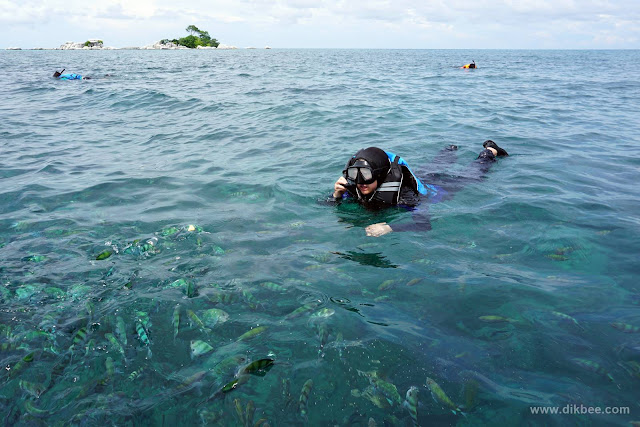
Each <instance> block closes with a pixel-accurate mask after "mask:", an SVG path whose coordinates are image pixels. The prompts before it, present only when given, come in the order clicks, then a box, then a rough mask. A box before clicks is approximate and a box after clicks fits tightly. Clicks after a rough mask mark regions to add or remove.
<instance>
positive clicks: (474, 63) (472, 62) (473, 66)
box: [460, 60, 478, 68]
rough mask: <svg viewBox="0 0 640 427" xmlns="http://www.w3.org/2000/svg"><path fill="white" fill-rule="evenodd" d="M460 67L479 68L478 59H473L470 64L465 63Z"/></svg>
mask: <svg viewBox="0 0 640 427" xmlns="http://www.w3.org/2000/svg"><path fill="white" fill-rule="evenodd" d="M460 68H478V67H476V61H474V60H472V61H471V63H470V64H465V65H463V66H462V67H460Z"/></svg>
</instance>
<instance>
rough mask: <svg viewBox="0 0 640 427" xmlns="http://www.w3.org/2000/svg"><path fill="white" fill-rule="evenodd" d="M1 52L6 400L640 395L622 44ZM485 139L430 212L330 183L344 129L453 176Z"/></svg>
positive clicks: (613, 407)
mask: <svg viewBox="0 0 640 427" xmlns="http://www.w3.org/2000/svg"><path fill="white" fill-rule="evenodd" d="M472 59H474V60H475V61H476V63H477V64H478V66H479V68H478V69H476V70H462V69H460V68H458V66H460V65H462V64H465V63H468V62H470V61H471V60H472ZM0 66H1V67H2V69H3V70H5V73H6V75H5V78H3V79H2V80H1V81H0V279H1V284H2V286H1V287H0V292H1V294H0V298H1V307H2V310H1V311H0V350H1V351H0V358H1V359H2V360H1V363H2V366H3V367H4V368H5V369H4V370H3V371H4V373H3V374H2V379H1V380H0V384H1V385H0V415H1V416H2V420H3V423H4V424H5V425H29V426H32V425H98V424H113V425H201V424H202V425H232V426H233V425H251V426H253V425H256V424H258V425H263V426H264V425H267V424H268V425H271V426H285V425H286V426H288V425H331V426H333V425H340V426H371V425H378V426H383V425H384V426H409V425H414V422H413V420H412V413H411V412H410V411H409V410H408V409H407V405H403V402H404V401H405V395H406V393H407V391H408V390H409V389H410V388H411V387H416V390H417V404H416V403H415V402H414V403H413V404H412V405H408V406H413V405H415V408H416V413H417V415H416V416H415V418H416V420H415V423H417V424H419V425H438V426H439V425H442V426H447V425H555V426H565V425H594V426H595V425H597V426H600V425H628V424H629V422H630V421H634V420H640V406H639V403H638V402H639V400H640V391H639V390H640V387H639V386H640V332H638V331H639V328H640V284H639V283H638V277H639V275H638V273H639V272H640V267H639V264H638V254H639V253H640V239H639V237H640V230H639V229H640V221H639V216H638V212H640V202H639V200H640V198H639V196H640V190H638V182H639V174H638V170H639V167H640V154H639V153H640V151H639V150H638V148H639V146H640V138H639V136H638V135H640V120H638V111H640V75H639V74H638V73H637V69H638V68H639V67H640V55H639V54H638V52H637V51H502V50H486V51H464V50H279V49H273V50H239V51H220V52H217V51H102V52H99V51H88V52H84V51H17V52H16V51H4V52H0ZM56 68H57V69H61V68H66V69H67V71H68V72H76V73H80V74H83V75H89V76H92V77H94V79H92V80H83V81H58V80H55V79H53V78H52V77H51V74H52V73H53V71H54V70H55V69H56ZM105 74H109V75H110V76H109V77H105ZM486 139H492V140H494V141H496V142H497V143H498V144H499V145H500V146H502V147H503V148H505V149H506V150H507V151H508V152H509V153H510V156H509V157H506V158H501V159H500V160H499V161H498V162H496V164H494V165H493V167H492V168H491V170H490V172H489V173H488V174H487V176H486V177H484V179H483V180H482V181H481V182H476V183H472V184H469V185H467V186H466V187H465V188H464V189H462V190H461V191H459V192H457V193H456V194H455V196H454V197H453V198H452V199H450V200H447V201H445V202H442V203H438V204H433V205H432V206H430V207H429V212H430V215H431V222H432V230H431V231H429V232H413V231H408V232H395V233H390V234H388V235H385V236H382V237H379V238H374V237H367V236H366V234H365V231H364V229H365V227H366V226H367V225H369V224H372V223H378V222H383V221H386V222H388V223H389V224H391V225H392V226H393V224H394V223H406V222H411V221H412V218H411V214H410V213H409V212H406V211H403V210H399V209H388V210H384V211H376V212H372V211H367V210H366V209H364V208H363V207H361V206H359V205H354V204H349V203H345V204H342V205H340V206H332V205H328V204H326V203H324V201H325V200H326V198H327V196H328V195H329V194H331V192H332V189H333V183H334V182H335V180H336V179H337V178H338V177H339V176H340V174H341V171H342V168H343V167H344V164H345V162H346V160H347V158H348V157H349V156H351V155H352V154H353V153H355V152H356V151H357V150H358V149H360V148H363V147H368V146H379V147H381V148H384V149H387V150H391V151H393V152H395V153H397V154H400V155H401V156H402V157H403V158H405V159H406V160H407V161H408V162H409V163H410V164H411V165H412V166H415V167H417V168H422V167H426V168H428V166H429V163H430V161H431V160H432V159H433V158H434V157H435V155H436V154H437V153H438V151H439V150H440V149H441V148H442V147H445V146H447V145H449V144H456V145H458V146H459V149H458V151H457V155H458V161H457V163H456V164H455V165H452V166H451V167H449V168H448V169H447V170H446V173H447V175H448V176H450V177H451V178H452V179H456V177H457V176H459V175H460V174H463V173H464V170H465V166H466V165H468V164H469V163H471V162H473V160H474V159H475V157H476V155H477V153H478V152H479V151H480V150H481V148H482V142H483V141H484V140H486ZM425 203H426V202H425ZM296 310H298V311H296ZM249 331H251V332H249ZM264 359H266V360H264ZM259 360H262V362H260V363H255V364H252V362H255V361H259ZM258 365H259V366H258ZM428 378H429V380H428ZM309 380H311V381H309ZM434 384H437V385H438V386H435V385H434ZM443 395H446V396H448V398H445V397H443ZM536 407H546V408H559V410H560V411H563V410H564V411H565V412H572V413H565V414H558V415H548V414H547V415H540V414H537V415H536V414H535V413H533V411H535V410H536V409H535V408H536ZM565 408H568V409H565ZM581 408H584V409H581ZM588 408H593V409H592V412H595V411H602V412H605V411H607V410H608V411H609V412H614V414H604V413H602V414H594V413H592V414H589V413H580V412H581V411H582V412H585V411H588ZM596 408H597V409H596ZM552 410H553V409H552ZM461 412H462V413H463V414H462V413H461ZM576 412H578V413H576ZM615 412H626V413H624V414H619V413H615Z"/></svg>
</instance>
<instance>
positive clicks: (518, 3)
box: [0, 0, 640, 48]
mask: <svg viewBox="0 0 640 427" xmlns="http://www.w3.org/2000/svg"><path fill="white" fill-rule="evenodd" d="M637 1H638V0H616V1H613V0H611V1H609V0H448V1H447V0H429V1H424V0H369V1H366V0H332V1H329V0H314V1H312V0H234V1H230V0H219V1H216V2H210V1H205V0H192V1H191V2H189V3H188V5H186V6H183V5H180V4H177V3H176V2H175V1H174V0H137V1H135V2H132V1H130V0H126V1H125V0H103V1H101V2H86V0H83V1H80V0H65V2H64V3H61V2H59V1H52V0H39V1H38V0H22V1H17V0H0V40H2V41H3V42H5V43H10V42H9V40H13V39H15V40H24V39H28V38H32V39H34V40H42V39H46V40H50V39H51V38H52V37H55V38H58V37H59V38H60V39H61V40H66V39H68V37H80V38H82V37H85V35H84V34H85V33H86V32H87V29H91V30H92V31H91V32H92V33H93V34H92V35H94V34H98V33H99V34H104V35H103V36H102V35H101V37H102V38H103V39H105V41H106V42H107V43H108V44H109V42H108V41H107V40H108V39H112V40H129V41H128V42H123V43H124V45H130V44H135V43H139V42H138V41H137V40H135V39H132V38H133V37H140V34H145V37H149V38H155V37H158V39H159V38H163V37H170V36H171V37H177V36H180V35H183V34H182V33H184V31H183V30H184V28H185V27H186V26H187V25H190V24H195V25H197V26H199V27H201V28H206V29H207V30H208V31H209V32H210V33H211V35H212V36H214V37H217V38H218V39H219V40H223V39H224V38H225V37H227V36H228V37H233V38H239V39H240V40H238V41H236V40H229V41H228V43H233V44H238V45H242V44H246V45H255V44H256V43H257V41H255V40H253V39H252V37H255V35H256V34H259V35H260V38H261V39H264V38H265V35H266V36H268V37H270V38H273V39H275V40H277V44H276V43H272V44H273V45H274V46H281V47H304V46H315V47H319V46H325V47H332V46H334V47H337V46H336V43H337V40H343V45H346V46H349V47H380V41H381V40H384V42H385V43H388V46H389V47H394V46H395V47H423V44H422V42H420V40H431V41H433V42H434V43H435V42H437V43H438V45H436V46H433V45H432V44H430V45H429V47H443V48H450V47H489V48H501V47H502V48H518V47H523V48H530V47H536V46H540V47H557V48H562V47H569V48H571V47H590V46H592V47H598V46H602V47H626V48H634V47H635V48H638V47H640V46H639V45H638V38H639V35H640V8H639V7H638V5H637ZM45 24H46V31H47V33H46V34H44V33H38V31H40V32H42V31H45V30H44V29H39V28H38V27H39V26H44V25H45ZM56 29H57V30H56ZM52 31H54V32H52ZM67 34H68V36H67ZM75 34H81V35H80V36H76V35H75ZM320 35H322V36H323V37H324V38H320ZM330 40H331V43H330V44H327V43H329V41H330ZM152 41H154V40H153V39H151V40H145V42H152ZM322 43H325V44H324V45H323V44H322ZM536 43H543V44H536ZM385 46H386V45H385Z"/></svg>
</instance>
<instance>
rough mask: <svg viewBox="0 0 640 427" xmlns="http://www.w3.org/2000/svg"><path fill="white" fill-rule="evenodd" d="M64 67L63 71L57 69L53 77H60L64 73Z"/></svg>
mask: <svg viewBox="0 0 640 427" xmlns="http://www.w3.org/2000/svg"><path fill="white" fill-rule="evenodd" d="M64 70H65V69H64V68H63V69H62V71H56V72H55V73H53V77H60V76H61V75H62V73H64Z"/></svg>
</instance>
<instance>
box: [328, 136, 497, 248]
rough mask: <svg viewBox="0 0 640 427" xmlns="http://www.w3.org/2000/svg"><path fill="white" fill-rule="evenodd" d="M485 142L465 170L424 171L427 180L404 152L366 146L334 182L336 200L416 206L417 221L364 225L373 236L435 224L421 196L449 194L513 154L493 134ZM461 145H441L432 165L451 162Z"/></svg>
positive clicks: (372, 205) (439, 197) (429, 198)
mask: <svg viewBox="0 0 640 427" xmlns="http://www.w3.org/2000/svg"><path fill="white" fill-rule="evenodd" d="M482 146H483V147H484V149H483V150H482V151H481V152H480V154H479V155H478V157H477V158H476V160H475V161H474V162H473V163H471V164H470V165H469V166H468V167H467V169H466V170H465V171H464V172H463V174H461V175H460V176H456V177H452V176H449V175H445V174H443V173H441V172H431V173H428V174H421V175H424V177H425V178H424V181H425V182H427V183H426V184H423V183H422V182H421V180H420V179H419V178H418V177H417V176H416V174H414V173H413V171H412V170H411V168H410V167H409V165H408V164H407V163H406V162H405V161H404V160H403V159H402V158H401V157H399V156H396V155H395V154H393V153H389V152H385V151H384V150H381V149H380V148H377V147H369V148H367V149H362V150H360V151H358V152H357V153H356V154H355V155H353V156H352V157H351V158H350V159H349V161H348V162H347V165H346V167H345V169H344V171H343V176H341V177H340V178H339V179H338V180H337V181H336V183H335V184H334V193H333V201H334V202H341V201H342V200H348V199H351V200H356V201H358V202H360V203H362V204H363V205H365V206H367V207H370V208H384V207H385V206H393V205H397V206H401V207H405V208H407V209H408V210H411V211H412V216H413V219H414V223H413V224H411V223H409V224H394V225H393V227H391V226H390V225H389V224H387V223H379V224H372V225H370V226H368V227H367V228H366V232H367V235H369V236H375V237H378V236H382V235H384V234H387V233H390V232H391V231H410V230H411V231H428V230H431V222H430V220H429V215H428V213H427V208H428V204H423V205H422V206H420V207H419V202H420V200H421V199H422V198H423V197H426V199H427V201H429V202H430V203H438V202H441V201H444V200H449V199H450V198H451V197H453V194H454V193H455V192H457V191H460V190H461V189H462V188H464V187H465V186H466V185H467V184H469V183H473V182H478V181H480V180H482V179H483V178H484V177H485V175H486V174H487V172H488V171H489V169H490V168H491V166H492V164H493V163H494V162H495V161H496V157H503V156H508V155H509V154H508V153H507V152H506V151H505V150H504V149H502V148H500V147H498V145H497V144H496V143H495V142H493V141H491V140H487V141H485V142H484V143H483V144H482ZM457 149H458V147H456V146H455V145H451V146H449V147H447V148H445V149H443V150H442V151H441V152H440V153H439V154H438V156H436V158H435V159H434V161H433V162H432V166H436V167H439V168H442V167H444V166H448V165H450V164H453V163H454V162H455V160H456V156H455V151H456V150H457Z"/></svg>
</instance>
